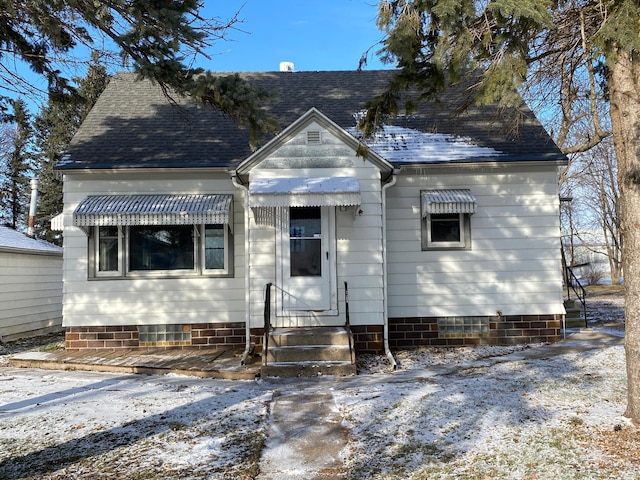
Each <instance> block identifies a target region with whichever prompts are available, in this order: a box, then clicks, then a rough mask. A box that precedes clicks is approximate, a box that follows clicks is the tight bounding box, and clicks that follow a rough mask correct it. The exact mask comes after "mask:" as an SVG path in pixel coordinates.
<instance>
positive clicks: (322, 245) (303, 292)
mask: <svg viewBox="0 0 640 480" xmlns="http://www.w3.org/2000/svg"><path fill="white" fill-rule="evenodd" d="M284 210H285V212H287V213H288V218H287V219H286V222H285V225H288V229H287V228H283V229H281V230H280V239H279V242H278V243H279V247H280V248H279V252H278V255H277V258H278V263H279V265H278V267H279V273H280V275H279V276H280V279H279V280H280V281H279V282H278V283H279V284H280V285H282V289H281V295H280V301H281V307H282V308H281V309H279V310H280V311H281V312H282V314H283V315H287V314H291V313H295V314H296V315H304V314H305V312H307V314H308V315H314V312H315V313H320V312H322V313H324V314H331V313H332V311H333V310H336V308H337V307H336V299H337V292H336V291H335V285H336V281H335V275H336V266H335V209H334V208H333V207H289V208H288V209H284ZM283 220H285V219H283ZM333 313H336V312H333Z"/></svg>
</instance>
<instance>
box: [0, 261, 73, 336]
mask: <svg viewBox="0 0 640 480" xmlns="http://www.w3.org/2000/svg"><path fill="white" fill-rule="evenodd" d="M61 323H62V255H61V254H40V253H27V252H25V253H23V252H10V251H4V250H2V249H0V339H1V340H3V341H7V340H12V339H15V338H20V337H23V336H28V335H34V334H37V333H42V332H44V331H48V330H53V329H56V328H58V327H60V325H61Z"/></svg>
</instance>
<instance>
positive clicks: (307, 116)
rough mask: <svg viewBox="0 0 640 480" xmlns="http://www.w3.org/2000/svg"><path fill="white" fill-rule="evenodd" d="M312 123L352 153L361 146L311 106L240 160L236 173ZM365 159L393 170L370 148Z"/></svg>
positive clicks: (244, 172)
mask: <svg viewBox="0 0 640 480" xmlns="http://www.w3.org/2000/svg"><path fill="white" fill-rule="evenodd" d="M314 124H315V125H318V126H320V127H321V128H323V129H325V130H326V131H328V132H329V133H330V134H332V135H333V136H335V137H336V138H338V139H339V140H340V141H341V142H342V143H344V144H345V145H346V146H348V147H350V148H351V149H352V150H353V151H354V155H355V153H356V152H357V151H358V150H359V147H360V146H361V143H360V141H358V140H357V139H356V138H355V137H354V136H353V135H351V134H349V133H348V132H347V131H345V130H344V129H343V128H341V127H340V126H339V125H337V124H336V123H335V122H333V121H332V120H331V119H329V118H328V117H327V116H326V115H324V114H323V113H322V112H320V110H318V109H317V108H315V107H312V108H310V109H309V110H308V111H307V112H306V113H304V114H303V115H302V116H301V117H300V118H298V119H297V120H295V121H294V122H293V123H292V124H291V125H289V126H288V127H287V128H285V129H284V130H283V131H282V132H281V133H280V134H279V135H277V136H276V137H274V138H273V139H271V140H270V141H269V142H267V143H266V144H265V145H264V146H263V147H261V148H260V149H258V150H257V151H256V152H255V153H253V154H252V155H251V156H249V157H248V158H247V159H246V160H244V161H243V162H241V163H240V165H238V167H237V168H236V173H237V174H238V175H246V174H247V173H249V171H250V170H252V169H253V168H255V167H256V166H257V165H258V164H260V163H261V162H262V161H264V160H265V159H266V158H267V157H268V156H269V155H270V154H272V153H273V152H275V151H277V150H278V149H279V148H281V147H282V146H283V145H284V144H285V143H287V142H288V141H290V140H291V139H293V138H294V137H295V136H296V135H298V134H299V133H300V132H303V131H304V130H305V129H306V128H308V127H309V126H310V125H314ZM365 159H366V160H368V161H370V162H371V163H372V164H373V165H375V166H376V167H377V168H378V169H379V170H381V171H382V172H384V173H386V174H387V175H388V174H390V173H391V172H392V171H393V165H391V164H390V163H389V162H387V161H386V160H385V159H384V158H382V157H381V156H380V155H378V154H377V153H376V152H374V151H372V150H369V151H367V153H366V156H365Z"/></svg>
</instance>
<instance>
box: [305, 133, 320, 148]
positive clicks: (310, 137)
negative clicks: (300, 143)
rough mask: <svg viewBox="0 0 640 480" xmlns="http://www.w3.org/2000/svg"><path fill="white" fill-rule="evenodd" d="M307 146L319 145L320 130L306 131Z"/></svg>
mask: <svg viewBox="0 0 640 480" xmlns="http://www.w3.org/2000/svg"><path fill="white" fill-rule="evenodd" d="M307 144H309V145H320V130H308V131H307Z"/></svg>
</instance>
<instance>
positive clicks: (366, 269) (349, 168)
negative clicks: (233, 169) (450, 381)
mask: <svg viewBox="0 0 640 480" xmlns="http://www.w3.org/2000/svg"><path fill="white" fill-rule="evenodd" d="M307 130H320V131H321V138H322V144H321V145H307V144H306V132H307ZM251 175H252V177H253V176H260V177H279V176H288V177H296V176H300V177H328V176H337V177H340V176H351V177H355V178H357V179H358V181H359V184H360V191H361V198H362V204H361V206H360V210H361V213H360V214H357V215H355V216H354V210H353V208H349V209H347V211H344V212H343V211H340V209H339V208H337V209H336V261H337V279H336V280H337V288H338V315H333V316H322V315H321V314H319V315H318V316H317V317H316V318H315V319H314V320H312V322H313V323H315V324H320V325H323V324H325V325H340V324H344V322H345V294H344V282H347V285H348V288H349V314H350V322H351V324H352V325H372V324H374V325H375V324H378V325H381V324H382V323H383V307H384V305H383V280H382V271H383V269H382V253H381V249H382V223H381V222H382V221H381V211H382V210H381V198H382V196H381V187H380V172H379V170H378V168H377V167H375V166H373V165H372V164H371V163H370V162H368V161H366V160H364V159H362V158H360V157H357V156H356V154H355V151H354V150H353V149H351V148H349V147H347V146H345V145H344V144H343V143H342V141H341V140H340V139H338V138H336V137H334V136H333V135H332V134H331V133H330V132H329V131H327V130H325V129H323V128H322V127H321V126H319V125H318V124H315V123H311V124H310V125H309V126H308V127H306V128H305V129H304V130H303V131H301V132H300V133H299V134H297V135H296V136H295V137H294V138H292V139H291V140H290V141H288V142H286V143H285V144H284V145H282V146H281V147H280V148H279V149H278V150H277V151H275V152H273V153H272V154H271V155H269V156H268V157H267V158H265V159H264V160H263V161H262V162H261V164H260V165H258V166H256V167H255V168H254V170H253V171H252V172H251ZM275 242H276V235H275V230H274V228H273V227H269V226H257V225H256V224H255V222H254V221H253V217H251V250H250V251H251V274H250V275H251V326H252V327H261V326H262V325H263V324H264V314H263V312H264V289H265V285H266V284H267V283H269V282H272V283H274V284H275V282H276V258H275V248H276V245H275ZM276 287H277V286H276ZM275 293H276V290H275V289H274V291H273V294H275ZM274 314H275V313H274Z"/></svg>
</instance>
